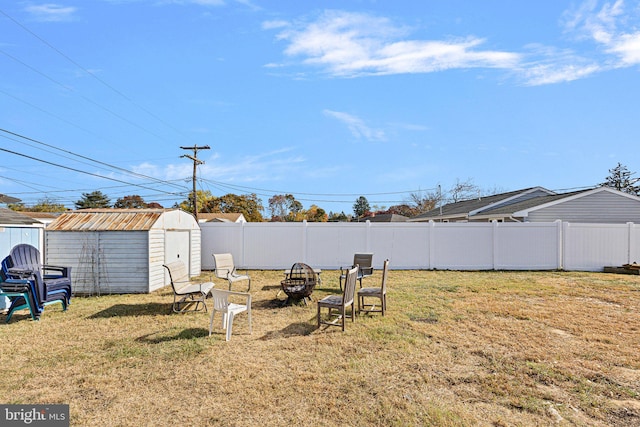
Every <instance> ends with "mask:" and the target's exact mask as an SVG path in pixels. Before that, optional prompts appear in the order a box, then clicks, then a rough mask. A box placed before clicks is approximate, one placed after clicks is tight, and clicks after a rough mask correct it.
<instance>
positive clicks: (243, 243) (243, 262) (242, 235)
mask: <svg viewBox="0 0 640 427" xmlns="http://www.w3.org/2000/svg"><path fill="white" fill-rule="evenodd" d="M240 224H241V227H240V242H241V243H240V244H241V245H242V247H241V248H240V253H241V254H242V263H241V264H240V265H247V263H246V261H245V258H246V253H245V252H246V251H245V247H246V246H247V245H245V241H244V239H245V228H244V226H245V224H246V222H241V223H240Z"/></svg>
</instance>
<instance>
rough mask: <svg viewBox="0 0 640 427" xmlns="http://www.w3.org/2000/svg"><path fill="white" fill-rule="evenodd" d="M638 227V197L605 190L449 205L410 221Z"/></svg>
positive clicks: (540, 191)
mask: <svg viewBox="0 0 640 427" xmlns="http://www.w3.org/2000/svg"><path fill="white" fill-rule="evenodd" d="M557 220H560V221H567V222H579V223H603V224H619V223H627V222H633V223H640V197H637V196H634V195H632V194H627V193H623V192H621V191H618V190H615V189H613V188H609V187H597V188H593V189H588V190H581V191H574V192H570V193H555V192H553V191H550V190H547V189H544V188H542V187H533V188H527V189H523V190H518V191H512V192H509V193H501V194H495V195H492V196H487V197H478V198H476V199H472V200H465V201H460V202H457V203H450V204H447V205H443V206H441V207H436V208H435V209H432V210H431V211H429V212H426V213H424V214H421V215H418V216H416V217H414V218H411V219H410V220H409V221H412V222H420V221H435V222H479V221H481V222H488V221H498V222H553V221H557Z"/></svg>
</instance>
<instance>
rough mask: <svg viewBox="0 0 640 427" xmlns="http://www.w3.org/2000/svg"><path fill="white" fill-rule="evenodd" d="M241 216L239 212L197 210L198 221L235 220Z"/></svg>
mask: <svg viewBox="0 0 640 427" xmlns="http://www.w3.org/2000/svg"><path fill="white" fill-rule="evenodd" d="M241 216H242V214H241V213H221V212H217V213H202V212H198V221H201V220H203V221H207V222H209V221H215V220H217V219H222V220H227V221H231V222H236V221H237V220H238V219H239V218H240V217H241Z"/></svg>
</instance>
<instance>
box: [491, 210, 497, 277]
mask: <svg viewBox="0 0 640 427" xmlns="http://www.w3.org/2000/svg"><path fill="white" fill-rule="evenodd" d="M491 222H492V223H493V227H491V268H492V269H493V270H495V269H496V248H497V247H498V221H496V220H495V219H494V220H492V221H491Z"/></svg>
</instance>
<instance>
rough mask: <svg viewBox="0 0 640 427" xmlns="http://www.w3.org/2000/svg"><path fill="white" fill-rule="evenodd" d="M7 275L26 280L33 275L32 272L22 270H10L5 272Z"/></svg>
mask: <svg viewBox="0 0 640 427" xmlns="http://www.w3.org/2000/svg"><path fill="white" fill-rule="evenodd" d="M7 274H8V275H10V276H18V278H20V279H28V278H29V277H31V276H33V275H34V271H33V270H27V269H24V268H10V269H8V270H7Z"/></svg>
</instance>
